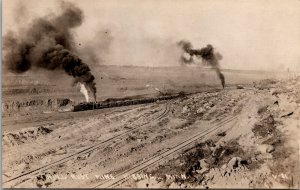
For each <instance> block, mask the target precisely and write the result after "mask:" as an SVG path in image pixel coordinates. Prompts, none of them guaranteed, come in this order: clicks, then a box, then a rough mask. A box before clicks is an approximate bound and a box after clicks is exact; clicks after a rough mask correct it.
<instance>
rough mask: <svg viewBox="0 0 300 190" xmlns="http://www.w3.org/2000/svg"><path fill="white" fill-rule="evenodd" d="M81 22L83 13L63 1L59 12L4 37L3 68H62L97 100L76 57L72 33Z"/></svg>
mask: <svg viewBox="0 0 300 190" xmlns="http://www.w3.org/2000/svg"><path fill="white" fill-rule="evenodd" d="M82 22H83V12H82V11H81V10H80V9H79V8H78V7H76V6H75V5H73V4H71V3H66V2H62V12H61V13H60V14H58V15H56V16H48V17H44V18H37V19H35V20H33V22H32V23H31V25H30V26H29V27H28V28H27V29H25V30H24V31H18V33H17V34H16V33H13V32H10V33H8V35H6V36H5V37H4V44H3V47H4V48H3V49H4V52H5V57H4V64H5V66H4V67H5V68H7V69H8V70H10V71H12V72H14V73H23V72H26V71H28V70H30V69H31V68H33V67H35V68H43V69H47V70H56V69H63V70H64V71H65V72H66V73H67V74H68V75H70V76H73V77H74V79H75V80H74V82H75V83H77V82H80V83H83V84H84V85H85V86H86V87H88V89H89V90H90V92H92V94H93V96H94V98H95V100H96V84H95V77H94V76H93V75H92V73H91V70H90V68H89V67H88V65H87V64H85V63H83V62H82V60H81V59H80V58H79V57H77V56H76V55H75V54H76V49H75V47H74V40H73V36H72V33H71V30H72V29H73V28H75V27H78V26H80V25H81V24H82Z"/></svg>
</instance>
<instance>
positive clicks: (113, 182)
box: [93, 115, 238, 188]
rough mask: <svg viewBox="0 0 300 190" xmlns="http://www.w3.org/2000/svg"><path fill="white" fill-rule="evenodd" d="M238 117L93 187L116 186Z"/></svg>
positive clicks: (235, 118) (228, 119) (229, 119)
mask: <svg viewBox="0 0 300 190" xmlns="http://www.w3.org/2000/svg"><path fill="white" fill-rule="evenodd" d="M237 118H238V115H236V116H232V117H230V118H226V119H223V120H222V121H219V122H218V123H217V124H214V125H213V126H212V127H211V128H208V129H206V130H204V131H202V132H201V133H198V134H196V135H194V136H193V137H191V138H190V139H188V140H185V141H183V142H180V143H178V144H177V145H175V146H174V147H172V148H171V149H168V150H166V151H165V152H163V153H161V154H160V155H157V156H153V157H151V158H149V159H148V160H146V161H144V162H142V163H140V164H138V165H136V166H134V167H133V168H130V169H128V170H126V171H124V172H121V173H119V174H118V175H116V176H115V178H114V179H112V180H111V179H110V180H104V181H102V182H101V183H99V184H97V185H96V186H94V187H93V188H113V187H116V186H118V185H119V184H122V183H123V182H125V181H126V180H127V179H128V178H127V177H130V176H131V175H132V174H136V173H139V172H141V171H143V170H144V169H145V168H148V167H150V166H152V165H154V164H156V163H159V162H160V161H163V160H165V159H167V158H168V157H169V156H171V155H173V154H174V153H176V152H178V151H180V150H182V149H184V148H185V147H187V146H189V145H191V144H192V143H194V142H195V141H198V140H200V139H203V137H205V136H206V135H208V134H211V133H213V132H214V131H216V130H218V129H219V128H221V127H223V126H224V125H226V124H228V123H230V122H232V121H235V122H237Z"/></svg>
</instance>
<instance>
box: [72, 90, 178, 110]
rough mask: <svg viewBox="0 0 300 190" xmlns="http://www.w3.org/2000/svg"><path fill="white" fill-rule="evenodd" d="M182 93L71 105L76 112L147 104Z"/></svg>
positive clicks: (175, 96)
mask: <svg viewBox="0 0 300 190" xmlns="http://www.w3.org/2000/svg"><path fill="white" fill-rule="evenodd" d="M182 95H183V94H182V93H179V94H176V95H169V96H161V97H156V98H141V99H121V100H120V99H112V100H106V101H102V102H85V103H80V104H78V105H75V106H73V111H74V112H78V111H85V110H94V109H104V108H112V107H121V106H129V105H136V104H147V103H153V102H156V101H162V100H169V99H173V98H177V97H179V96H182Z"/></svg>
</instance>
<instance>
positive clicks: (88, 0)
mask: <svg viewBox="0 0 300 190" xmlns="http://www.w3.org/2000/svg"><path fill="white" fill-rule="evenodd" d="M69 2H73V3H74V4H76V5H77V6H78V7H80V8H81V9H82V10H83V12H84V15H85V19H84V23H83V24H82V25H81V26H80V27H78V28H76V29H75V30H74V35H75V40H76V43H78V44H79V43H80V44H81V46H79V47H78V49H79V51H82V52H84V48H85V47H86V46H91V47H93V49H94V51H95V52H96V53H97V55H98V56H100V59H101V61H99V63H96V64H106V65H109V64H112V65H139V66H179V65H180V64H179V62H178V59H179V56H180V51H179V50H178V47H176V42H178V41H180V40H182V39H185V40H188V41H190V42H191V43H192V44H193V46H194V48H201V47H203V46H205V45H206V44H208V43H210V44H212V45H213V46H215V48H216V50H217V51H218V52H220V53H221V54H222V55H223V59H222V60H221V62H220V65H221V68H232V69H251V70H252V69H255V70H261V69H263V70H286V69H287V68H290V69H298V70H300V0H286V1H283V0H251V1H248V0H160V1H158V0H109V1H108V0H69ZM59 5H60V3H59V1H56V0H26V1H24V0H4V1H3V6H2V7H3V16H2V20H3V34H4V35H5V34H6V33H7V31H9V30H13V31H22V30H24V29H25V28H26V26H27V25H29V24H30V22H31V21H32V19H34V18H36V17H40V16H46V15H51V14H56V13H57V12H59ZM15 13H17V14H15ZM107 35H109V36H107ZM107 38H109V39H110V40H108V39H107ZM104 43H105V44H104ZM80 49H81V50H80Z"/></svg>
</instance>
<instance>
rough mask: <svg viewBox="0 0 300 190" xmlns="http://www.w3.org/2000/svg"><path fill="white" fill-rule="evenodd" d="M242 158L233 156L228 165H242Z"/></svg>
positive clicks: (232, 166) (231, 167)
mask: <svg viewBox="0 0 300 190" xmlns="http://www.w3.org/2000/svg"><path fill="white" fill-rule="evenodd" d="M241 161H242V158H240V157H233V158H231V160H230V161H229V162H228V164H227V167H228V168H230V169H235V168H237V167H239V166H240V165H241Z"/></svg>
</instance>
